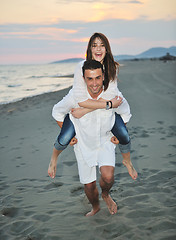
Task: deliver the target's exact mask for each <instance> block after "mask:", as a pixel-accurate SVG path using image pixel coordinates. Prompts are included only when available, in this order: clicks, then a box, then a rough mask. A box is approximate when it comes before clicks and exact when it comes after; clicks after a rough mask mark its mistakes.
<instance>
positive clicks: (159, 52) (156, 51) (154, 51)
mask: <svg viewBox="0 0 176 240" xmlns="http://www.w3.org/2000/svg"><path fill="white" fill-rule="evenodd" d="M167 53H169V54H170V55H172V56H176V47H175V46H173V47H170V48H163V47H156V48H150V49H149V50H147V51H145V52H143V53H140V54H138V55H119V56H114V58H115V59H116V60H128V59H129V60H130V59H135V58H137V59H145V58H160V57H163V56H165V55H166V54H167Z"/></svg>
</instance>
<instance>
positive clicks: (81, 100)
mask: <svg viewBox="0 0 176 240" xmlns="http://www.w3.org/2000/svg"><path fill="white" fill-rule="evenodd" d="M86 59H87V60H89V59H94V60H97V61H99V62H101V63H102V64H103V66H104V74H105V75H104V93H103V94H102V98H101V99H99V100H91V99H88V98H87V92H86V84H85V83H84V81H83V77H82V65H83V62H84V61H83V62H81V63H80V64H78V66H77V68H76V70H75V74H74V83H73V88H72V90H71V91H73V95H74V98H75V100H76V101H77V102H78V104H79V106H80V108H76V109H72V110H71V114H72V115H73V116H74V117H76V118H80V117H82V116H83V115H85V114H87V113H89V112H91V111H93V110H96V109H100V108H106V109H108V107H109V106H108V105H107V102H109V100H111V102H112V104H111V107H113V108H117V110H116V112H117V113H116V114H115V124H114V126H113V128H112V130H111V131H112V133H113V135H114V137H112V139H111V141H112V142H113V143H115V144H118V143H119V148H120V151H121V154H122V157H123V164H124V165H125V166H126V167H127V169H128V172H129V174H130V175H131V177H132V178H133V179H136V178H137V172H136V170H135V169H134V167H133V165H132V163H131V159H130V146H131V142H130V137H129V135H128V131H127V129H126V126H125V124H124V122H125V123H127V122H128V121H129V119H130V118H131V114H130V108H129V105H128V103H127V101H126V99H125V98H124V97H123V95H122V93H121V92H120V91H119V90H118V88H117V73H118V70H119V64H118V63H117V62H115V61H114V58H113V55H112V52H111V48H110V45H109V41H108V39H107V38H106V36H105V35H103V34H102V33H94V34H93V35H92V36H91V38H90V40H89V43H88V47H87V57H86ZM117 96H119V99H117ZM107 100H108V101H107ZM53 111H55V107H54V108H53ZM122 119H123V120H122ZM58 124H59V126H60V127H61V128H62V129H61V132H60V135H59V136H58V138H57V140H56V143H55V147H54V149H53V154H52V157H51V161H50V164H49V168H48V174H49V176H50V177H52V178H54V177H55V174H56V166H57V158H58V156H59V154H60V153H61V152H62V151H63V150H64V149H65V148H66V147H67V146H68V144H69V143H70V145H74V144H76V142H77V139H76V138H75V137H74V136H75V130H74V126H73V124H72V122H71V121H70V119H69V115H68V114H67V115H66V117H65V120H64V122H63V125H62V124H60V123H59V122H58ZM117 139H118V140H117Z"/></svg>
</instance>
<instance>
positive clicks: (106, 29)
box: [0, 0, 176, 64]
mask: <svg viewBox="0 0 176 240" xmlns="http://www.w3.org/2000/svg"><path fill="white" fill-rule="evenodd" d="M94 32H102V33H104V34H105V35H106V36H107V37H108V39H109V41H110V44H111V48H112V52H113V54H114V55H119V54H139V53H141V52H143V51H146V50H148V49H149V48H151V47H170V46H176V1H175V0H167V1H166V0H139V1H134V0H133V1H132V0H119V1H118V0H99V1H96V0H35V1H34V0H0V64H20V63H24V64H26V63H29V64H30V63H48V62H51V61H56V60H61V59H66V58H72V57H84V56H85V51H86V46H87V42H88V39H89V37H90V36H91V35H92V34H93V33H94Z"/></svg>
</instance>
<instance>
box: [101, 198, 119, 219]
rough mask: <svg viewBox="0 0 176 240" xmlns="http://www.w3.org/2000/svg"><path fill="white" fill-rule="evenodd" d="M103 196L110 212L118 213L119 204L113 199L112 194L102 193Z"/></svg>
mask: <svg viewBox="0 0 176 240" xmlns="http://www.w3.org/2000/svg"><path fill="white" fill-rule="evenodd" d="M102 198H103V200H104V201H105V203H106V205H107V207H108V210H109V212H110V214H112V215H114V214H116V213H117V204H116V203H115V202H114V201H113V200H112V198H111V196H110V195H109V194H108V195H107V196H105V195H103V194H102Z"/></svg>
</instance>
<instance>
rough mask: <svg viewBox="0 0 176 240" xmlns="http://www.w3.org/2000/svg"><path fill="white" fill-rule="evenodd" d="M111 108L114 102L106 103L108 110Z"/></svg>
mask: <svg viewBox="0 0 176 240" xmlns="http://www.w3.org/2000/svg"><path fill="white" fill-rule="evenodd" d="M110 108H112V101H108V102H106V110H109V109H110Z"/></svg>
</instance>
